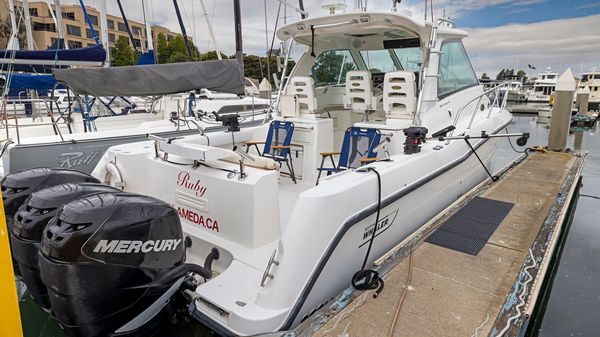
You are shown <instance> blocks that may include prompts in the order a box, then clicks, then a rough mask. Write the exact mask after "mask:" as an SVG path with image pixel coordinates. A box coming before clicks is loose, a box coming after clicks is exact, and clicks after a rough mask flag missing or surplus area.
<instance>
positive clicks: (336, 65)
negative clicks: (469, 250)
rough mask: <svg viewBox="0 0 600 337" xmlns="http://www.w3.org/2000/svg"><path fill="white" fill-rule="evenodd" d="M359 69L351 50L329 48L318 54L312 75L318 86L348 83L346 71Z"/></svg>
mask: <svg viewBox="0 0 600 337" xmlns="http://www.w3.org/2000/svg"><path fill="white" fill-rule="evenodd" d="M357 69H358V66H357V65H356V62H355V61H354V57H352V54H351V53H350V51H349V50H347V49H342V50H328V51H325V52H322V53H321V54H319V56H317V58H316V59H315V64H314V65H313V67H312V69H311V71H310V75H311V76H312V77H313V78H314V80H315V86H316V87H324V86H329V85H343V84H345V83H346V73H347V72H349V71H351V70H357Z"/></svg>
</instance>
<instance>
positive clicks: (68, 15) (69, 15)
mask: <svg viewBox="0 0 600 337" xmlns="http://www.w3.org/2000/svg"><path fill="white" fill-rule="evenodd" d="M62 17H63V19H67V20H73V21H75V13H73V12H63V13H62Z"/></svg>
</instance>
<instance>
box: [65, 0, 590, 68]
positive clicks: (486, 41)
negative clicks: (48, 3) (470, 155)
mask: <svg viewBox="0 0 600 337" xmlns="http://www.w3.org/2000/svg"><path fill="white" fill-rule="evenodd" d="M146 1H148V5H149V7H150V13H148V14H147V19H149V20H150V22H151V23H153V24H158V25H164V26H167V27H169V28H170V29H172V30H173V31H179V25H178V23H177V18H176V15H175V10H174V9H173V4H172V1H168V0H146ZM287 1H288V2H289V3H290V4H296V3H297V1H296V0H287ZM339 1H341V2H346V3H347V4H348V5H349V7H352V6H353V4H354V1H353V0H346V1H344V0H339ZM364 1H365V0H363V2H364ZM69 2H70V3H74V2H76V1H75V0H63V3H69ZM178 2H179V5H180V9H181V11H182V13H183V20H184V23H185V26H186V30H187V31H188V34H189V35H190V36H192V37H193V38H194V42H195V43H196V45H197V46H198V47H199V48H200V50H201V51H207V50H214V49H215V45H214V41H211V40H210V39H209V36H208V35H209V34H208V31H207V25H206V22H205V16H204V15H203V14H202V13H203V11H202V7H201V1H200V0H179V1H178ZM304 2H305V6H306V9H307V11H308V13H309V16H311V17H316V16H323V15H328V13H327V12H325V11H323V10H322V9H321V8H320V5H321V3H322V0H304ZM84 3H85V4H86V5H90V6H94V7H95V6H97V3H98V0H84ZM122 3H123V4H124V7H125V12H126V14H127V16H128V18H130V19H134V20H139V21H141V20H142V4H141V0H122ZM391 3H392V1H391V0H368V5H369V8H370V9H389V8H390V7H391ZM424 3H425V2H424V1H423V0H418V1H417V0H404V1H402V4H401V7H404V8H409V9H411V10H412V11H413V13H414V15H415V16H422V15H423V14H422V13H423V7H424ZM107 4H108V11H109V12H110V13H111V14H115V15H118V8H117V5H116V1H114V0H107ZM204 4H205V6H206V10H207V13H208V18H209V20H211V22H212V25H213V29H214V31H215V35H216V38H215V39H216V40H217V43H218V45H219V47H220V49H221V50H223V51H224V52H225V53H226V54H229V55H231V54H233V53H234V50H235V42H234V38H233V28H234V26H233V1H232V0H204ZM265 4H266V13H267V14H266V21H267V22H266V23H267V25H266V29H265ZM433 5H434V15H436V16H442V15H443V13H445V14H446V16H447V17H448V16H449V17H450V18H452V19H453V20H454V21H455V22H456V26H457V27H458V28H461V29H464V30H466V31H467V32H468V33H469V34H470V36H469V37H467V38H466V39H465V41H464V44H465V47H466V49H467V52H468V54H469V56H470V57H471V61H472V63H473V66H474V68H475V70H476V72H477V73H478V74H479V75H481V74H482V73H484V72H485V73H487V74H488V75H490V76H492V77H495V75H496V74H497V73H498V71H499V70H500V69H502V68H520V69H523V70H526V71H527V73H528V75H529V76H530V77H531V76H534V75H535V74H536V73H537V72H539V71H543V70H545V69H546V67H552V69H553V70H557V71H561V72H562V71H564V70H566V68H567V67H571V69H572V70H573V72H574V73H576V74H579V73H581V72H582V71H587V70H589V69H590V68H591V67H592V66H597V67H598V68H600V0H576V1H570V0H562V1H558V0H434V1H433ZM241 7H242V26H243V36H244V52H246V53H248V54H257V55H263V54H265V52H266V50H267V49H268V48H267V45H268V44H270V41H271V38H272V34H273V30H274V27H275V25H276V14H277V10H278V7H279V2H278V1H277V0H241ZM283 7H285V6H283ZM283 12H284V10H283V9H282V15H281V17H282V18H281V20H280V22H278V23H277V24H278V27H280V26H281V25H283V24H284V22H283V21H284V18H283V17H284V15H283ZM285 14H286V15H285V21H287V22H288V23H290V22H293V21H296V20H298V19H299V18H300V16H299V14H298V13H297V12H295V11H294V10H293V9H287V10H286V13H285ZM265 31H267V33H265ZM276 41H277V40H276ZM276 46H277V42H276ZM528 64H530V65H532V66H534V67H535V68H536V69H535V70H532V69H528Z"/></svg>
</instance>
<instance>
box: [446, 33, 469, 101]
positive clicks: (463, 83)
mask: <svg viewBox="0 0 600 337" xmlns="http://www.w3.org/2000/svg"><path fill="white" fill-rule="evenodd" d="M439 74H440V77H439V78H438V96H447V95H449V94H452V93H454V92H457V91H459V90H461V89H464V88H467V87H471V86H474V85H477V84H478V83H479V81H478V80H477V75H475V71H473V67H472V66H471V62H469V57H468V56H467V53H466V52H465V48H464V47H463V45H462V42H461V41H458V40H456V41H448V42H444V44H443V45H442V55H441V56H440V68H439Z"/></svg>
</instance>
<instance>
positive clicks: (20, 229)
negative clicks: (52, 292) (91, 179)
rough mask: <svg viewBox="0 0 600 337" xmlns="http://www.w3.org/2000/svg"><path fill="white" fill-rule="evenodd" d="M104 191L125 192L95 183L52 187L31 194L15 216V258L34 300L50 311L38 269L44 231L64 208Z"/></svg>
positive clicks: (13, 239) (13, 244) (12, 240)
mask: <svg viewBox="0 0 600 337" xmlns="http://www.w3.org/2000/svg"><path fill="white" fill-rule="evenodd" d="M102 192H105V193H109V192H112V193H117V192H122V191H121V190H119V189H116V188H114V187H110V186H106V185H101V184H94V183H80V184H71V183H70V184H62V185H57V186H52V187H48V188H45V189H41V190H38V191H37V192H34V193H33V194H31V195H30V196H29V197H28V198H27V199H26V200H25V202H24V203H23V205H22V206H21V207H20V208H19V210H18V212H17V214H16V216H15V221H14V223H13V226H12V233H11V247H12V255H13V258H14V260H15V261H17V264H18V267H19V270H20V271H21V280H22V281H23V282H24V283H25V285H26V286H27V289H28V290H29V293H30V294H31V297H33V299H34V300H35V301H36V302H37V303H38V304H39V305H40V306H41V307H42V308H44V309H46V310H50V301H49V299H48V291H47V290H46V286H45V285H44V284H43V283H42V280H41V278H40V270H39V267H38V254H39V249H40V241H42V233H43V231H44V228H45V227H46V225H47V224H48V221H50V219H51V218H52V217H54V216H55V215H56V212H57V211H58V209H59V208H60V207H61V206H62V205H64V204H66V203H69V202H71V201H73V200H75V199H77V198H79V197H82V196H86V195H90V194H94V193H102Z"/></svg>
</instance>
